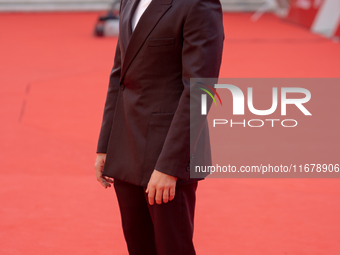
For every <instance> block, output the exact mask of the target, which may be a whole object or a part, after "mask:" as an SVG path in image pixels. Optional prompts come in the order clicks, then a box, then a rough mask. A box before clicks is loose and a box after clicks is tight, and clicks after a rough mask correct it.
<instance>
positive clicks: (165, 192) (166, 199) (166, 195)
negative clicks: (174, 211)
mask: <svg viewBox="0 0 340 255" xmlns="http://www.w3.org/2000/svg"><path fill="white" fill-rule="evenodd" d="M163 202H164V203H167V202H169V189H164V190H163Z"/></svg>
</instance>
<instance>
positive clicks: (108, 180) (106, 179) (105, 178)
mask: <svg viewBox="0 0 340 255" xmlns="http://www.w3.org/2000/svg"><path fill="white" fill-rule="evenodd" d="M102 178H103V179H104V180H105V181H107V182H109V183H113V179H112V178H110V177H106V176H102Z"/></svg>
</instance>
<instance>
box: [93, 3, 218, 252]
mask: <svg viewBox="0 0 340 255" xmlns="http://www.w3.org/2000/svg"><path fill="white" fill-rule="evenodd" d="M120 8H121V9H120V32H119V38H118V43H117V48H116V53H115V58H114V65H113V68H112V71H111V75H110V81H109V87H108V91H107V98H106V103H105V108H104V114H103V121H102V126H101V131H100V135H99V140H98V146H97V159H96V163H95V169H96V176H97V179H98V181H99V182H100V183H101V184H102V185H103V186H104V187H105V188H107V187H110V186H111V185H110V183H113V185H114V188H115V191H116V195H117V198H118V203H119V207H120V211H121V217H122V225H123V232H124V236H125V239H126V242H127V246H128V250H129V253H130V254H132V255H134V254H145V255H156V254H158V255H182V254H183V255H184V254H185V255H192V254H195V249H194V246H193V243H192V236H193V219H194V209H195V192H196V188H197V179H190V171H189V170H190V164H199V163H207V162H210V161H211V158H210V155H208V154H209V153H210V151H209V153H206V151H205V149H204V147H205V146H204V142H205V141H206V137H207V134H206V130H205V127H203V128H202V133H201V134H200V136H199V137H198V138H197V139H198V141H197V144H198V145H199V146H198V145H197V147H200V149H197V150H193V151H195V153H193V152H191V154H190V78H199V77H215V78H216V77H218V74H219V69H220V64H221V57H222V48H223V39H224V32H223V25H222V11H221V5H220V2H219V0H152V1H151V0H122V3H121V7H120ZM112 178H113V179H112ZM155 201H156V203H155Z"/></svg>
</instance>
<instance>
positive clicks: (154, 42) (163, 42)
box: [148, 38, 175, 47]
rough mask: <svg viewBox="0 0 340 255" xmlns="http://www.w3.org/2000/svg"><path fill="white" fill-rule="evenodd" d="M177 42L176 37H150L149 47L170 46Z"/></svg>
mask: <svg viewBox="0 0 340 255" xmlns="http://www.w3.org/2000/svg"><path fill="white" fill-rule="evenodd" d="M174 44H175V38H158V39H148V47H161V46H170V45H174Z"/></svg>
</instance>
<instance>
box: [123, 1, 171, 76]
mask: <svg viewBox="0 0 340 255" xmlns="http://www.w3.org/2000/svg"><path fill="white" fill-rule="evenodd" d="M128 1H130V0H128ZM171 3H172V0H152V1H151V3H150V5H149V6H148V8H147V9H146V10H145V12H144V13H143V15H142V16H141V18H140V20H139V22H138V24H137V26H136V28H135V30H134V31H133V33H132V35H131V38H130V40H128V44H127V47H126V51H125V56H124V61H123V66H122V73H121V78H120V81H122V80H123V78H124V75H125V73H126V71H127V69H128V68H129V66H130V64H131V62H132V60H133V59H134V58H135V56H136V54H137V53H138V51H139V49H140V48H141V47H142V45H143V43H144V41H145V40H146V38H147V37H148V35H149V34H150V33H151V31H152V29H153V28H154V27H155V26H156V24H157V22H158V21H159V20H160V18H162V16H163V15H164V14H165V13H166V12H167V10H168V9H169V8H170V7H171ZM130 5H132V4H130ZM130 10H131V7H130ZM127 11H128V10H127ZM126 16H128V17H122V22H124V24H131V23H129V22H127V21H126V20H125V19H127V18H131V16H130V15H126ZM129 16H130V17H129ZM125 22H127V23H125ZM124 24H122V25H124ZM130 29H131V28H130ZM125 30H126V27H125ZM124 33H125V31H124ZM121 35H123V31H122V34H121ZM123 36H124V35H123ZM125 36H126V35H125ZM125 36H124V37H125ZM124 46H125V45H124Z"/></svg>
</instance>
